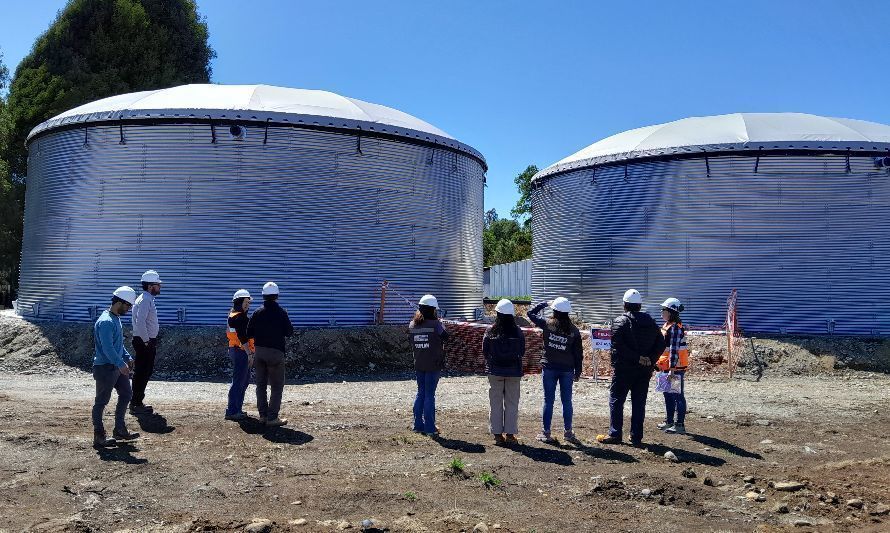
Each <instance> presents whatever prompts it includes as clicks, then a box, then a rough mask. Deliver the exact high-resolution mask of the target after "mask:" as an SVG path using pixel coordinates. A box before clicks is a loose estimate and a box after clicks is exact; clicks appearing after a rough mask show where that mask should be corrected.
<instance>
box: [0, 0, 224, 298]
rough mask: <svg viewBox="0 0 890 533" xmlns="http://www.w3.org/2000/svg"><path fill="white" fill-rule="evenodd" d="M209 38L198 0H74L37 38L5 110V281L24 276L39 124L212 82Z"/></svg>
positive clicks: (0, 269) (1, 151)
mask: <svg viewBox="0 0 890 533" xmlns="http://www.w3.org/2000/svg"><path fill="white" fill-rule="evenodd" d="M207 37H208V32H207V24H206V22H205V21H204V19H203V18H201V16H200V15H199V14H198V10H197V7H196V5H195V2H194V0H69V2H68V4H67V5H66V6H65V8H64V9H62V10H61V11H60V12H59V14H58V16H57V17H56V20H55V21H54V22H53V23H52V24H51V25H50V27H49V29H47V30H46V32H45V33H44V34H43V35H41V36H40V37H38V38H37V41H36V42H35V43H34V46H33V48H32V49H31V52H30V53H29V54H28V55H27V56H26V57H25V58H24V59H23V60H22V62H21V63H20V64H19V65H18V67H17V68H16V69H15V75H14V76H13V79H12V83H11V84H10V87H9V95H8V98H7V100H6V105H5V111H4V116H5V120H4V123H5V124H6V125H7V130H6V131H7V135H6V137H5V139H6V142H5V143H3V145H0V159H2V160H3V161H5V162H6V164H7V167H6V168H5V169H3V175H2V179H3V180H5V181H2V183H3V186H4V187H9V186H12V187H13V189H12V190H13V191H14V197H15V200H16V204H17V205H16V207H15V209H17V212H13V213H12V215H11V216H12V218H13V219H14V220H12V221H11V222H10V221H9V220H7V217H6V216H4V217H2V218H3V219H2V220H0V238H6V236H9V235H11V236H12V240H13V243H14V246H13V249H8V248H5V247H4V248H3V249H2V255H0V285H3V284H4V283H11V284H16V283H17V282H18V262H19V255H20V250H21V234H22V221H21V213H22V211H23V209H22V205H23V198H24V195H23V193H22V191H21V190H19V189H21V187H18V184H21V183H23V182H24V180H25V175H26V173H27V161H28V152H27V150H26V148H25V139H26V138H27V136H28V133H29V132H30V131H31V129H33V128H34V127H35V126H37V125H38V124H40V123H41V122H43V121H44V120H47V119H49V118H51V117H53V116H55V115H57V114H59V113H62V112H64V111H67V110H68V109H71V108H73V107H77V106H79V105H82V104H84V103H87V102H91V101H94V100H98V99H100V98H105V97H108V96H113V95H116V94H121V93H127V92H134V91H144V90H150V89H160V88H164V87H171V86H175V85H182V84H186V83H207V82H208V81H210V75H211V66H210V61H211V60H212V59H213V58H214V57H215V56H216V54H215V52H214V51H213V49H211V48H210V45H209V44H208V42H207ZM10 184H11V185H10ZM5 203H8V199H7V200H5ZM15 209H14V210H13V211H15ZM4 210H5V207H4ZM6 214H7V213H6V212H5V211H4V215H6Z"/></svg>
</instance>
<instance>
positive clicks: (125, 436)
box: [111, 428, 139, 440]
mask: <svg viewBox="0 0 890 533" xmlns="http://www.w3.org/2000/svg"><path fill="white" fill-rule="evenodd" d="M111 434H112V436H114V438H116V439H117V440H133V439H138V438H139V433H130V432H129V431H128V430H127V429H126V428H124V429H121V430H118V429H115V430H114V431H112V432H111Z"/></svg>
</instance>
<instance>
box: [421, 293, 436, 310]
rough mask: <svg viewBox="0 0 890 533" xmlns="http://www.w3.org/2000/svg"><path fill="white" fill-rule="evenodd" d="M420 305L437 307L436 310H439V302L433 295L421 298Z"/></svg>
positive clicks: (425, 295)
mask: <svg viewBox="0 0 890 533" xmlns="http://www.w3.org/2000/svg"><path fill="white" fill-rule="evenodd" d="M418 303H419V304H420V305H426V306H429V307H435V308H436V309H438V308H439V300H436V297H435V296H433V295H432V294H424V295H423V296H421V298H420V302H418Z"/></svg>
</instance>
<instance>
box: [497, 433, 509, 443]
mask: <svg viewBox="0 0 890 533" xmlns="http://www.w3.org/2000/svg"><path fill="white" fill-rule="evenodd" d="M506 443H507V441H506V440H504V436H503V435H501V434H500V433H495V435H494V445H495V446H503V445H504V444H506Z"/></svg>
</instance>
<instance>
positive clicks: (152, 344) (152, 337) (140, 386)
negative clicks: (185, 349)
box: [130, 270, 161, 415]
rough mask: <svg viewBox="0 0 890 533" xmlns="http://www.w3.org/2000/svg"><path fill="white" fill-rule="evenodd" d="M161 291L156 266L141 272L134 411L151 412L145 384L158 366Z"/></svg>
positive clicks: (135, 333) (135, 330) (135, 313)
mask: <svg viewBox="0 0 890 533" xmlns="http://www.w3.org/2000/svg"><path fill="white" fill-rule="evenodd" d="M159 294H161V277H160V276H159V275H158V273H157V272H155V271H154V270H148V271H146V272H145V274H142V294H140V295H139V297H138V298H136V304H135V305H134V306H133V350H134V352H135V356H136V357H135V358H134V359H135V366H134V367H133V399H132V400H130V413H132V414H134V415H139V414H148V413H152V412H153V411H154V410H153V409H152V407H151V406H150V405H145V388H146V387H147V386H148V380H149V379H151V375H152V374H153V373H154V370H155V357H156V356H157V353H158V331H159V327H158V309H157V307H156V306H155V297H156V296H157V295H159Z"/></svg>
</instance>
